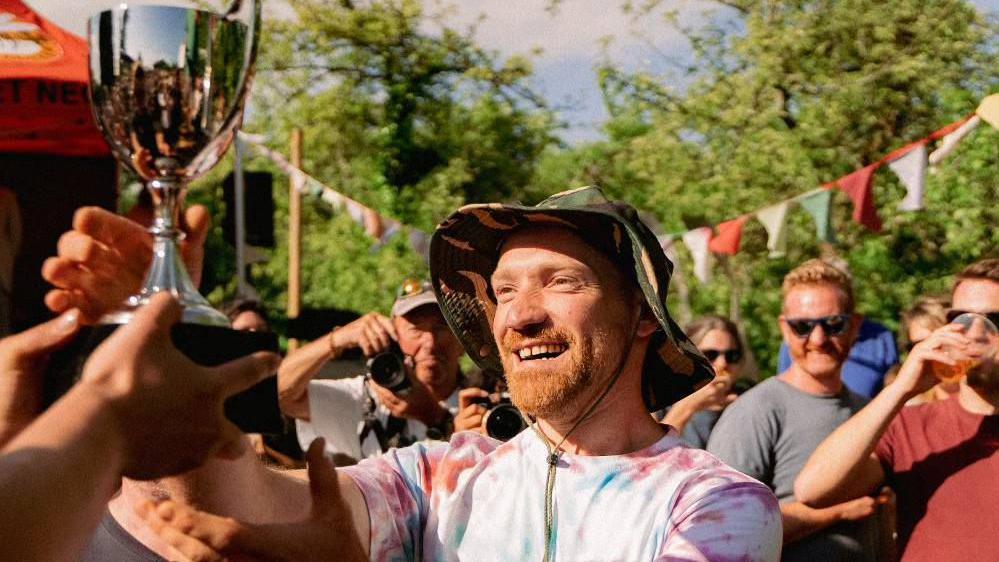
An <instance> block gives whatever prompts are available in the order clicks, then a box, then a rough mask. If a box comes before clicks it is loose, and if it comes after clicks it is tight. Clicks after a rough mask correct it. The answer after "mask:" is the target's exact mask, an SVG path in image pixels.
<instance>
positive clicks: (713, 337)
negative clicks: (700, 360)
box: [697, 330, 745, 377]
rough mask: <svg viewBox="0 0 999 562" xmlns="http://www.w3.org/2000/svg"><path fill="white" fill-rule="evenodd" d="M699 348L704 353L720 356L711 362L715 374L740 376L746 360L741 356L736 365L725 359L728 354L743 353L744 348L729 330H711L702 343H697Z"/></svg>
mask: <svg viewBox="0 0 999 562" xmlns="http://www.w3.org/2000/svg"><path fill="white" fill-rule="evenodd" d="M697 348H698V349H700V350H701V352H702V353H706V354H711V355H714V353H712V352H715V353H717V354H718V356H717V357H715V358H714V360H712V361H711V366H712V367H714V368H715V373H717V374H719V375H722V376H724V375H728V376H732V377H735V376H738V375H739V371H740V370H741V369H742V365H743V363H744V362H745V358H743V357H741V356H740V357H739V360H738V361H736V362H734V363H729V362H728V358H726V357H725V354H726V352H728V353H729V354H731V352H741V351H742V346H741V345H739V340H737V339H736V338H735V337H733V336H732V334H730V333H729V332H728V330H709V331H708V332H707V333H705V334H704V337H702V338H701V341H699V342H698V343H697ZM740 355H741V353H740Z"/></svg>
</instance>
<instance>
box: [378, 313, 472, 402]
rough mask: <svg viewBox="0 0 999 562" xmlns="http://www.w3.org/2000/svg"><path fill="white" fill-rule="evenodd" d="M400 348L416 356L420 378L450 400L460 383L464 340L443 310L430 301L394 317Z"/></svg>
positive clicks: (439, 397)
mask: <svg viewBox="0 0 999 562" xmlns="http://www.w3.org/2000/svg"><path fill="white" fill-rule="evenodd" d="M392 323H393V325H394V326H395V330H396V334H397V335H398V336H399V349H401V350H402V352H403V353H404V354H406V355H408V356H409V357H412V358H413V367H414V373H415V374H416V378H417V380H419V381H420V382H422V383H424V384H426V385H427V387H428V388H429V389H430V391H431V392H432V393H433V394H434V396H435V397H437V398H438V399H440V400H447V398H448V396H450V395H451V393H452V392H454V389H455V386H456V385H457V384H458V360H459V359H461V355H462V353H464V351H463V350H462V347H461V343H460V342H459V341H458V338H457V337H455V335H454V334H453V333H452V332H451V329H450V328H449V327H448V325H447V322H446V321H445V320H444V316H442V315H441V310H440V308H438V307H437V306H436V305H434V304H428V305H424V306H421V307H419V308H416V309H414V310H411V311H410V312H408V313H406V314H404V315H402V316H396V317H395V318H393V319H392Z"/></svg>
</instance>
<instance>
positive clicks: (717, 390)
mask: <svg viewBox="0 0 999 562" xmlns="http://www.w3.org/2000/svg"><path fill="white" fill-rule="evenodd" d="M733 382H735V377H734V376H732V375H730V374H727V373H726V374H724V375H717V376H715V378H714V380H712V381H711V382H709V383H708V384H706V385H704V386H702V387H701V388H699V389H697V390H696V391H695V392H694V393H693V394H691V395H690V396H687V397H686V398H684V399H682V400H680V401H678V402H676V403H675V404H673V406H672V407H671V408H670V409H669V411H668V412H666V416H665V417H664V418H663V423H666V424H668V425H670V426H672V427H673V428H675V429H676V431H677V432H678V433H681V434H682V433H683V430H684V428H685V427H687V424H688V423H690V420H691V419H692V418H693V417H694V414H696V413H697V412H700V411H702V410H713V411H715V412H719V411H721V410H723V409H725V407H726V406H728V405H729V404H731V403H732V402H734V401H735V399H736V395H735V394H731V393H729V390H730V389H731V388H732V383H733Z"/></svg>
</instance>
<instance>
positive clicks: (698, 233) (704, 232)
mask: <svg viewBox="0 0 999 562" xmlns="http://www.w3.org/2000/svg"><path fill="white" fill-rule="evenodd" d="M712 234H713V232H712V231H711V227H710V226H702V227H700V228H695V229H693V230H688V231H687V232H685V233H684V234H683V236H682V238H683V243H684V245H685V246H687V250H689V251H690V256H691V258H692V259H693V260H694V277H697V280H698V281H700V282H701V283H707V282H708V281H711V251H710V249H709V248H708V245H709V244H711V236H712Z"/></svg>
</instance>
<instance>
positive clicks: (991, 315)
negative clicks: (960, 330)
mask: <svg viewBox="0 0 999 562" xmlns="http://www.w3.org/2000/svg"><path fill="white" fill-rule="evenodd" d="M962 314H978V315H979V316H984V317H986V318H988V319H989V322H992V325H994V326H999V310H993V311H992V312H970V311H968V310H955V309H950V310H948V311H947V323H948V324H950V323H951V322H953V321H954V319H956V318H957V317H958V316H960V315H962Z"/></svg>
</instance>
